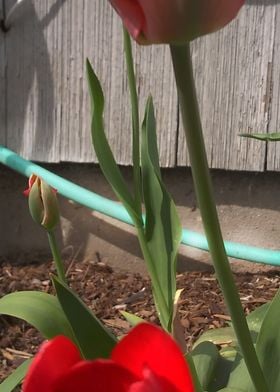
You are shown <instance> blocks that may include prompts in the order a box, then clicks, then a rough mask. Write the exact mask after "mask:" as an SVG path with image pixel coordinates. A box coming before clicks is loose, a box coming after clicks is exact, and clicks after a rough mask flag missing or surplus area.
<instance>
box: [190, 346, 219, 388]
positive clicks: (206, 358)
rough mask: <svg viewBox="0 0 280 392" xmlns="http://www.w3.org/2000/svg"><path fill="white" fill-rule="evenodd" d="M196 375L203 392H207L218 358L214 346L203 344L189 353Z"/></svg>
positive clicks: (217, 352)
mask: <svg viewBox="0 0 280 392" xmlns="http://www.w3.org/2000/svg"><path fill="white" fill-rule="evenodd" d="M191 356H192V359H193V362H194V365H195V369H196V373H197V376H198V379H199V381H200V384H201V386H202V388H203V390H205V391H208V386H209V383H210V382H211V380H212V379H213V375H214V371H215V368H216V365H217V361H218V358H219V351H218V349H217V347H216V346H215V344H213V343H210V342H203V343H201V344H199V345H198V346H196V348H195V349H194V350H193V351H192V352H191Z"/></svg>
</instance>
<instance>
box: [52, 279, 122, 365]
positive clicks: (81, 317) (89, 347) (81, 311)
mask: <svg viewBox="0 0 280 392" xmlns="http://www.w3.org/2000/svg"><path fill="white" fill-rule="evenodd" d="M53 284H54V286H55V289H56V293H57V297H58V300H59V302H60V305H61V307H62V309H63V311H64V313H65V315H66V317H67V319H68V321H69V323H70V325H71V326H72V329H73V333H74V336H75V340H76V342H77V345H78V346H79V348H80V351H81V354H82V355H83V357H84V358H85V359H95V358H108V357H109V355H110V353H111V351H112V349H113V347H114V346H115V344H116V342H117V340H116V338H115V337H114V336H113V335H112V334H111V333H110V332H109V331H108V330H107V328H105V326H104V325H103V324H102V323H101V322H100V320H98V319H97V318H96V317H95V315H94V314H93V313H92V312H91V311H90V309H89V308H88V307H87V306H86V305H85V304H84V303H83V302H82V301H81V299H80V298H79V297H78V296H77V295H76V294H75V293H74V292H73V291H72V290H71V289H70V288H69V287H68V286H66V285H65V284H63V283H62V282H60V281H59V279H57V278H56V277H53Z"/></svg>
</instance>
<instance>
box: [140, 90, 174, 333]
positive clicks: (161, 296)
mask: <svg viewBox="0 0 280 392" xmlns="http://www.w3.org/2000/svg"><path fill="white" fill-rule="evenodd" d="M141 169H142V186H143V196H144V203H145V210H146V222H145V239H146V243H147V246H148V249H149V254H150V256H151V257H150V259H149V260H146V262H147V267H148V269H149V272H150V276H151V279H152V283H153V287H154V295H155V299H156V304H157V306H158V310H159V316H160V318H161V322H162V325H163V326H164V327H165V328H166V329H168V330H170V325H171V322H172V313H173V303H174V297H175V292H176V260H177V252H178V247H179V244H180V240H181V236H182V227H181V224H180V220H179V217H178V214H177V211H176V207H175V204H174V202H173V200H172V199H171V197H170V195H169V194H168V192H167V190H166V189H165V187H164V184H163V182H162V180H161V176H160V168H159V157H158V150H157V138H156V123H155V116H154V108H153V102H152V98H151V97H150V98H149V99H148V101H147V104H146V111H145V118H144V121H143V126H142V138H141ZM155 280H156V282H155ZM161 304H164V305H163V306H161Z"/></svg>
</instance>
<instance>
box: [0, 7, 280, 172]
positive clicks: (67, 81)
mask: <svg viewBox="0 0 280 392" xmlns="http://www.w3.org/2000/svg"><path fill="white" fill-rule="evenodd" d="M5 2H6V7H7V9H9V7H11V6H12V5H13V1H11V0H5ZM0 4H1V2H0ZM0 7H1V6H0ZM192 52H193V60H194V67H195V77H196V83H197V88H198V95H199V101H200V108H201V113H202V120H203V126H204V133H205V138H206V144H207V152H208V157H209V162H210V165H211V167H213V168H222V169H231V170H256V171H263V170H279V169H280V144H267V145H266V144H265V143H260V142H257V141H254V140H248V139H243V138H240V137H239V136H238V134H239V133H240V132H262V133H266V132H273V131H277V130H278V131H280V62H279V58H280V2H279V0H248V1H247V2H246V5H245V7H244V8H243V9H242V10H241V12H240V14H239V16H238V18H237V19H236V20H234V21H233V22H232V23H231V24H230V25H229V26H227V27H226V28H225V29H223V30H222V31H219V32H217V33H215V34H212V35H210V36H207V37H203V38H201V39H198V40H196V41H195V42H194V43H193V45H192ZM134 54H135V63H136V70H137V78H138V85H139V94H140V97H141V113H143V106H144V102H145V99H146V98H147V96H148V95H149V94H150V93H151V94H152V95H153V97H154V103H155V107H156V115H157V124H158V140H159V149H160V158H161V164H162V166H163V167H174V166H181V165H183V164H184V163H185V162H186V148H185V142H184V137H183V132H182V129H181V121H180V118H179V116H178V101H177V95H176V90H175V86H174V80H173V74H172V68H171V62H170V55H169V49H168V46H162V45H161V46H151V47H136V45H134ZM86 57H88V58H89V59H90V60H91V62H92V64H93V66H94V68H95V70H96V72H97V74H98V75H99V77H100V80H101V81H102V85H103V88H104V92H105V97H106V130H107V133H108V137H109V140H110V144H111V146H112V148H113V151H114V153H115V156H116V159H117V161H118V162H119V163H120V164H124V165H127V164H130V163H131V149H130V141H131V124H130V110H129V97H128V91H127V83H126V79H125V63H124V57H123V43H122V31H121V24H120V20H119V19H118V18H117V17H116V15H115V14H114V13H113V11H112V9H111V8H110V6H109V5H108V1H105V0H79V1H77V0H67V1H66V0H24V1H23V2H22V3H21V5H20V7H19V8H18V9H17V11H16V12H15V13H14V15H13V17H12V26H11V28H10V30H9V31H8V32H7V33H4V32H2V31H0V143H2V144H4V145H6V146H7V147H8V148H11V149H12V150H15V151H17V152H18V153H20V154H22V155H23V156H24V157H27V158H29V159H33V160H38V161H47V162H59V161H74V162H92V161H96V159H95V156H94V154H93V153H92V147H91V142H90V110H89V97H88V88H87V82H86V76H85V59H86Z"/></svg>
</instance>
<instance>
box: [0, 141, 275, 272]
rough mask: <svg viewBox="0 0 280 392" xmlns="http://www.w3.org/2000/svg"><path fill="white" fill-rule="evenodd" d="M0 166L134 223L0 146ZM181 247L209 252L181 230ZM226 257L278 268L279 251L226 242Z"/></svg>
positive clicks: (201, 240) (116, 207)
mask: <svg viewBox="0 0 280 392" xmlns="http://www.w3.org/2000/svg"><path fill="white" fill-rule="evenodd" d="M0 163H2V164H4V165H6V166H8V167H10V168H11V169H13V170H15V171H17V172H19V173H21V174H23V175H24V176H26V177H29V176H30V175H31V174H36V175H38V176H40V177H42V178H43V179H44V180H45V181H46V182H47V183H48V184H49V185H51V186H52V187H53V188H55V189H57V190H58V192H59V193H60V194H61V195H63V196H64V197H66V198H67V199H71V200H73V201H75V202H77V203H79V204H82V205H83V206H85V207H88V208H90V209H92V210H95V211H98V212H101V213H103V214H104V215H107V216H110V217H112V218H115V219H118V220H120V221H122V222H125V223H128V224H130V225H133V222H132V220H131V218H130V216H129V215H128V213H127V212H126V209H125V208H124V207H123V206H122V205H121V204H119V203H117V202H115V201H112V200H109V199H106V198H105V197H103V196H100V195H98V194H96V193H94V192H91V191H89V190H87V189H85V188H83V187H81V186H79V185H76V184H74V183H73V182H71V181H68V180H65V179H64V178H62V177H60V176H58V175H56V174H54V173H52V172H50V171H49V170H46V169H44V168H42V167H41V166H39V165H36V164H35V163H32V162H30V161H28V160H26V159H23V158H22V157H20V156H19V155H17V154H16V153H15V152H13V151H11V150H9V149H7V148H5V147H3V146H1V145H0ZM181 242H182V243H183V244H184V245H188V246H191V247H194V248H198V249H202V250H206V251H208V244H207V240H206V238H205V236H204V235H202V234H200V233H197V232H194V231H190V230H187V229H183V235H182V241H181ZM225 248H226V252H227V255H228V256H229V257H233V258H235V259H242V260H247V261H252V262H256V263H262V264H268V265H274V266H280V251H278V250H270V249H264V248H258V247H256V246H248V245H244V244H240V243H237V242H230V241H225Z"/></svg>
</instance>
